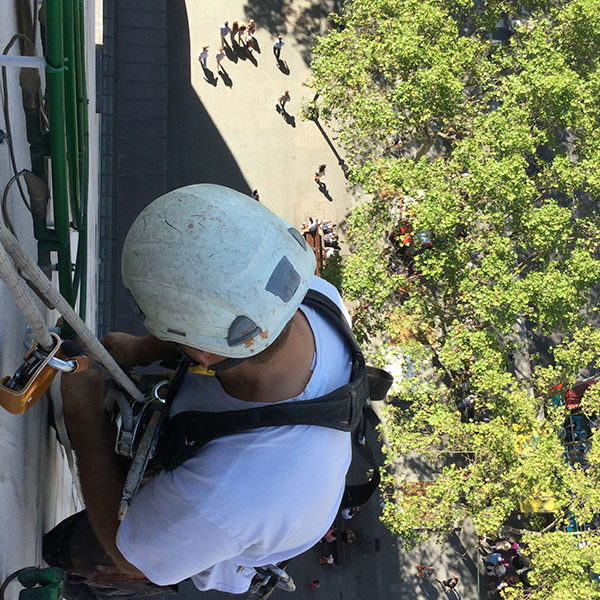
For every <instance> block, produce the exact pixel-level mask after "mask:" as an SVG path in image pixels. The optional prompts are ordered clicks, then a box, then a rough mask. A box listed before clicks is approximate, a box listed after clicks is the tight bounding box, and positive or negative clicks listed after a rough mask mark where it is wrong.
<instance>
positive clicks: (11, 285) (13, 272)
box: [0, 244, 54, 350]
mask: <svg viewBox="0 0 600 600" xmlns="http://www.w3.org/2000/svg"><path fill="white" fill-rule="evenodd" d="M0 277H1V278H2V280H3V281H4V283H5V284H6V287H7V288H8V289H9V290H10V292H11V293H12V295H13V298H14V299H15V302H16V304H17V306H18V307H19V309H20V310H21V312H22V313H23V316H24V317H25V320H26V321H27V323H28V324H29V326H30V327H31V329H32V331H33V334H34V336H35V339H36V340H37V341H38V342H39V344H40V346H42V348H44V350H50V349H51V348H53V347H54V340H53V339H52V336H51V335H50V332H49V331H48V329H47V327H46V322H45V321H44V317H43V316H42V313H41V312H40V310H39V309H38V307H37V306H36V305H35V303H34V302H33V301H32V298H31V290H30V289H29V287H28V286H27V284H26V283H25V282H24V281H23V279H22V278H21V277H19V275H18V274H17V269H16V267H15V265H14V263H13V262H12V260H11V259H10V257H9V256H8V254H7V253H6V250H5V249H4V246H3V245H2V244H0Z"/></svg>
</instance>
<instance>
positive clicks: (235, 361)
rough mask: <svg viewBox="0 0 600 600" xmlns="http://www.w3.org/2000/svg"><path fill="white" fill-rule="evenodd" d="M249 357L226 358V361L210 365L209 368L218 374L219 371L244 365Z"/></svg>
mask: <svg viewBox="0 0 600 600" xmlns="http://www.w3.org/2000/svg"><path fill="white" fill-rule="evenodd" d="M248 358H250V357H249V356H248V357H246V358H225V359H224V360H221V361H219V362H218V363H215V364H214V365H210V367H208V368H209V369H210V370H211V371H215V373H218V372H219V371H226V370H227V369H231V368H232V367H237V366H238V365H239V364H241V363H243V362H244V361H245V360H248Z"/></svg>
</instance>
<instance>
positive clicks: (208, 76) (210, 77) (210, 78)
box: [202, 67, 219, 87]
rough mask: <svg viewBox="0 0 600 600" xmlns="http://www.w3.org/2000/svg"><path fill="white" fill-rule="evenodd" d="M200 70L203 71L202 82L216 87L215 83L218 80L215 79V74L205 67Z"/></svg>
mask: <svg viewBox="0 0 600 600" xmlns="http://www.w3.org/2000/svg"><path fill="white" fill-rule="evenodd" d="M202 70H203V71H204V80H205V81H206V82H207V83H210V85H214V86H215V87H217V82H218V81H219V80H218V79H217V78H216V77H215V74H214V73H213V72H212V71H211V70H210V69H208V68H205V67H202Z"/></svg>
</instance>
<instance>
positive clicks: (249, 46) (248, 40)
mask: <svg viewBox="0 0 600 600" xmlns="http://www.w3.org/2000/svg"><path fill="white" fill-rule="evenodd" d="M252 50H254V38H253V37H252V36H251V35H250V34H249V33H248V34H246V51H247V52H248V54H252Z"/></svg>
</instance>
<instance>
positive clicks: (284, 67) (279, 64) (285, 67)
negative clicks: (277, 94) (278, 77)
mask: <svg viewBox="0 0 600 600" xmlns="http://www.w3.org/2000/svg"><path fill="white" fill-rule="evenodd" d="M277 67H278V68H279V70H280V71H281V72H282V73H283V74H284V75H289V74H290V68H289V67H288V65H287V63H286V62H285V61H284V60H281V59H280V58H278V59H277Z"/></svg>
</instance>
